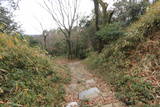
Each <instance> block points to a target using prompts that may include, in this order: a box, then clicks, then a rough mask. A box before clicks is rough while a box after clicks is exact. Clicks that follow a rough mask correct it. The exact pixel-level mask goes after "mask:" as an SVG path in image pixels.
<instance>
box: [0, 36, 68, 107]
mask: <svg viewBox="0 0 160 107" xmlns="http://www.w3.org/2000/svg"><path fill="white" fill-rule="evenodd" d="M65 71H67V70H66V68H65V67H60V66H57V65H56V64H54V63H53V61H52V60H51V58H49V57H48V56H46V55H45V52H44V51H42V50H40V49H38V48H31V47H29V46H28V44H27V42H26V41H24V40H20V39H18V37H16V36H8V35H5V34H0V103H3V104H0V106H1V105H3V106H9V105H10V106H14V105H18V104H20V105H24V106H27V107H31V106H32V107H33V106H34V107H36V106H52V107H53V106H54V107H61V106H60V104H61V103H62V102H63V96H64V94H65V92H64V89H63V85H64V83H66V82H67V79H68V74H67V73H66V72H65Z"/></svg>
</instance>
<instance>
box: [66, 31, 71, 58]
mask: <svg viewBox="0 0 160 107" xmlns="http://www.w3.org/2000/svg"><path fill="white" fill-rule="evenodd" d="M66 42H67V45H68V46H67V47H68V53H67V54H68V59H72V45H71V32H70V31H69V32H68V36H67V38H66Z"/></svg>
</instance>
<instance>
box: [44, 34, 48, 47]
mask: <svg viewBox="0 0 160 107" xmlns="http://www.w3.org/2000/svg"><path fill="white" fill-rule="evenodd" d="M44 49H47V37H46V36H44Z"/></svg>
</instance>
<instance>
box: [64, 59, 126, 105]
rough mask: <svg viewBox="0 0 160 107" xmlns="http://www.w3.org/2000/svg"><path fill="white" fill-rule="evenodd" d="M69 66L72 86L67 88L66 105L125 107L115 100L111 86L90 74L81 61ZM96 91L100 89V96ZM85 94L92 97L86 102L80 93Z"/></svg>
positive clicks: (71, 63) (70, 63) (69, 85)
mask: <svg viewBox="0 0 160 107" xmlns="http://www.w3.org/2000/svg"><path fill="white" fill-rule="evenodd" d="M67 65H68V67H69V69H70V72H71V79H72V80H71V82H70V84H68V85H66V86H65V89H66V96H65V100H66V105H67V104H69V103H71V102H77V103H78V104H79V105H80V107H124V105H123V104H122V102H120V101H118V100H117V99H116V98H115V95H114V93H113V92H112V91H111V90H110V87H109V85H107V83H106V82H105V81H103V80H102V79H100V78H98V77H97V76H96V75H94V74H92V73H90V71H89V70H87V68H86V67H85V66H84V65H83V64H82V63H81V61H75V62H69V63H68V64H67ZM89 89H91V90H90V91H92V92H89V91H86V90H89ZM94 89H98V91H99V92H98V94H97V93H96V92H97V91H95V92H94ZM83 92H84V93H87V92H88V93H89V94H92V95H88V96H87V97H89V98H87V99H85V100H84V99H82V98H80V97H82V95H81V96H80V93H81V94H84V93H83ZM93 94H95V95H93ZM85 105H87V106H85ZM70 107H72V106H70ZM73 107H74V106H73ZM75 107H77V106H75ZM78 107H79V106H78Z"/></svg>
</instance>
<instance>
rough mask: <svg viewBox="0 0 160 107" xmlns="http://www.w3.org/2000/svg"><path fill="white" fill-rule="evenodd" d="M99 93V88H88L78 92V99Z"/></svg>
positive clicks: (95, 95)
mask: <svg viewBox="0 0 160 107" xmlns="http://www.w3.org/2000/svg"><path fill="white" fill-rule="evenodd" d="M99 95H100V90H99V89H98V88H90V89H88V90H85V91H82V92H81V93H79V99H80V100H86V99H92V98H95V97H98V96H99Z"/></svg>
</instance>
